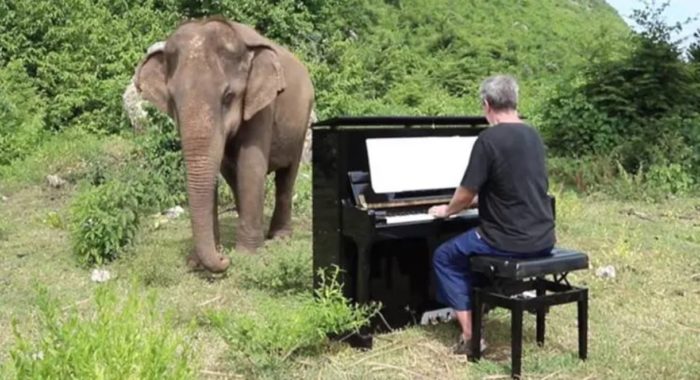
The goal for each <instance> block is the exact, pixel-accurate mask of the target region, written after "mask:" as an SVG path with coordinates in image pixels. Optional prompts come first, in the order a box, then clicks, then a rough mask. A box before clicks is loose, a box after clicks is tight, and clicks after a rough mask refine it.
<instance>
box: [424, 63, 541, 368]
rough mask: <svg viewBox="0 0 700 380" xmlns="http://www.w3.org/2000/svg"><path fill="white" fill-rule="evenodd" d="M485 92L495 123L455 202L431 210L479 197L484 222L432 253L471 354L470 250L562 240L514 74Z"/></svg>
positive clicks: (504, 251)
mask: <svg viewBox="0 0 700 380" xmlns="http://www.w3.org/2000/svg"><path fill="white" fill-rule="evenodd" d="M480 95H481V102H482V106H483V109H484V113H485V114H486V119H487V120H488V122H489V125H490V126H491V127H490V128H488V129H487V130H485V131H483V132H482V133H481V134H480V135H479V137H478V139H477V140H476V142H475V143H474V147H473V149H472V152H471V157H470V159H469V165H468V167H467V170H466V172H465V173H464V177H463V179H462V182H461V184H460V186H458V187H457V189H456V190H455V193H454V195H453V196H452V199H451V200H450V203H449V204H447V205H440V206H434V207H432V208H431V209H430V210H429V213H430V214H432V215H433V216H435V217H438V218H445V217H447V216H449V215H452V214H455V213H457V212H459V211H461V210H462V209H464V208H466V207H468V206H470V205H472V204H473V203H476V197H477V196H478V207H479V218H480V225H479V227H477V228H474V229H471V230H469V231H467V232H465V233H463V234H461V235H459V236H457V237H455V238H453V239H451V240H449V241H447V242H445V243H444V244H442V245H441V246H440V247H439V248H438V249H437V250H436V251H435V255H434V257H433V266H434V269H435V275H436V279H437V293H438V294H437V296H438V300H439V301H440V302H442V303H445V304H447V305H449V306H451V307H452V309H453V310H454V311H455V314H456V316H457V320H458V321H459V324H460V327H461V328H462V334H461V336H460V340H459V343H458V345H457V347H456V348H455V353H457V354H466V355H470V354H471V352H470V349H471V343H470V338H471V325H472V315H471V303H470V293H471V290H472V281H473V275H472V274H471V273H470V270H469V257H470V256H472V255H475V254H483V255H501V256H503V255H505V256H510V257H523V256H526V257H533V256H540V255H547V254H549V253H550V251H551V249H552V247H553V246H554V243H555V234H554V218H553V215H552V209H551V203H550V200H549V197H548V195H547V188H548V178H547V171H546V166H545V149H544V144H543V143H542V139H541V138H540V136H539V134H538V133H537V131H536V130H535V129H534V128H532V127H531V126H529V125H527V124H525V123H523V121H522V120H521V119H520V117H519V116H518V112H517V104H518V85H517V83H516V81H515V79H513V78H512V77H510V76H503V75H499V76H494V77H490V78H488V79H486V80H485V81H484V82H483V83H482V85H481V90H480ZM481 349H482V350H484V349H485V345H484V343H483V341H482V342H481Z"/></svg>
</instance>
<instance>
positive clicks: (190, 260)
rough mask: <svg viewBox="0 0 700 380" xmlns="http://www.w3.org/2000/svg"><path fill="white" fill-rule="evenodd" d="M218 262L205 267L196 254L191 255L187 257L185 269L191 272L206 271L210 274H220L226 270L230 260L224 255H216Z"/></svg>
mask: <svg viewBox="0 0 700 380" xmlns="http://www.w3.org/2000/svg"><path fill="white" fill-rule="evenodd" d="M217 256H218V258H217V259H218V260H215V261H214V263H213V265H205V264H204V262H202V260H201V259H200V258H199V256H198V255H197V254H196V253H194V252H193V253H191V254H190V255H189V256H187V267H189V268H190V269H191V270H193V271H203V270H208V271H209V272H212V273H221V272H224V271H226V269H228V267H229V265H230V264H231V260H230V259H229V258H228V257H226V256H224V255H217Z"/></svg>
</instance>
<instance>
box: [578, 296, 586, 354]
mask: <svg viewBox="0 0 700 380" xmlns="http://www.w3.org/2000/svg"><path fill="white" fill-rule="evenodd" d="M577 308H578V357H579V358H581V360H586V358H587V357H588V289H584V291H583V292H582V293H581V298H580V299H579V300H578V302H577Z"/></svg>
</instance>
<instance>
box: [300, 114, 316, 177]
mask: <svg viewBox="0 0 700 380" xmlns="http://www.w3.org/2000/svg"><path fill="white" fill-rule="evenodd" d="M317 121H318V119H317V118H316V110H315V109H314V107H313V106H312V107H311V111H310V112H309V121H308V125H307V128H306V136H304V149H303V150H302V152H301V162H303V163H307V164H308V163H310V162H311V144H312V141H311V125H312V124H313V123H315V122H317Z"/></svg>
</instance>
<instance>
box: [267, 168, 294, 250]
mask: <svg viewBox="0 0 700 380" xmlns="http://www.w3.org/2000/svg"><path fill="white" fill-rule="evenodd" d="M298 171H299V163H298V162H297V163H294V164H292V166H290V167H288V168H284V169H279V170H277V171H276V172H275V211H274V212H273V213H272V220H271V221H270V231H269V232H268V233H267V237H268V238H269V239H276V238H284V237H287V236H290V235H291V234H292V197H293V196H294V182H295V180H296V177H297V172H298Z"/></svg>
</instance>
